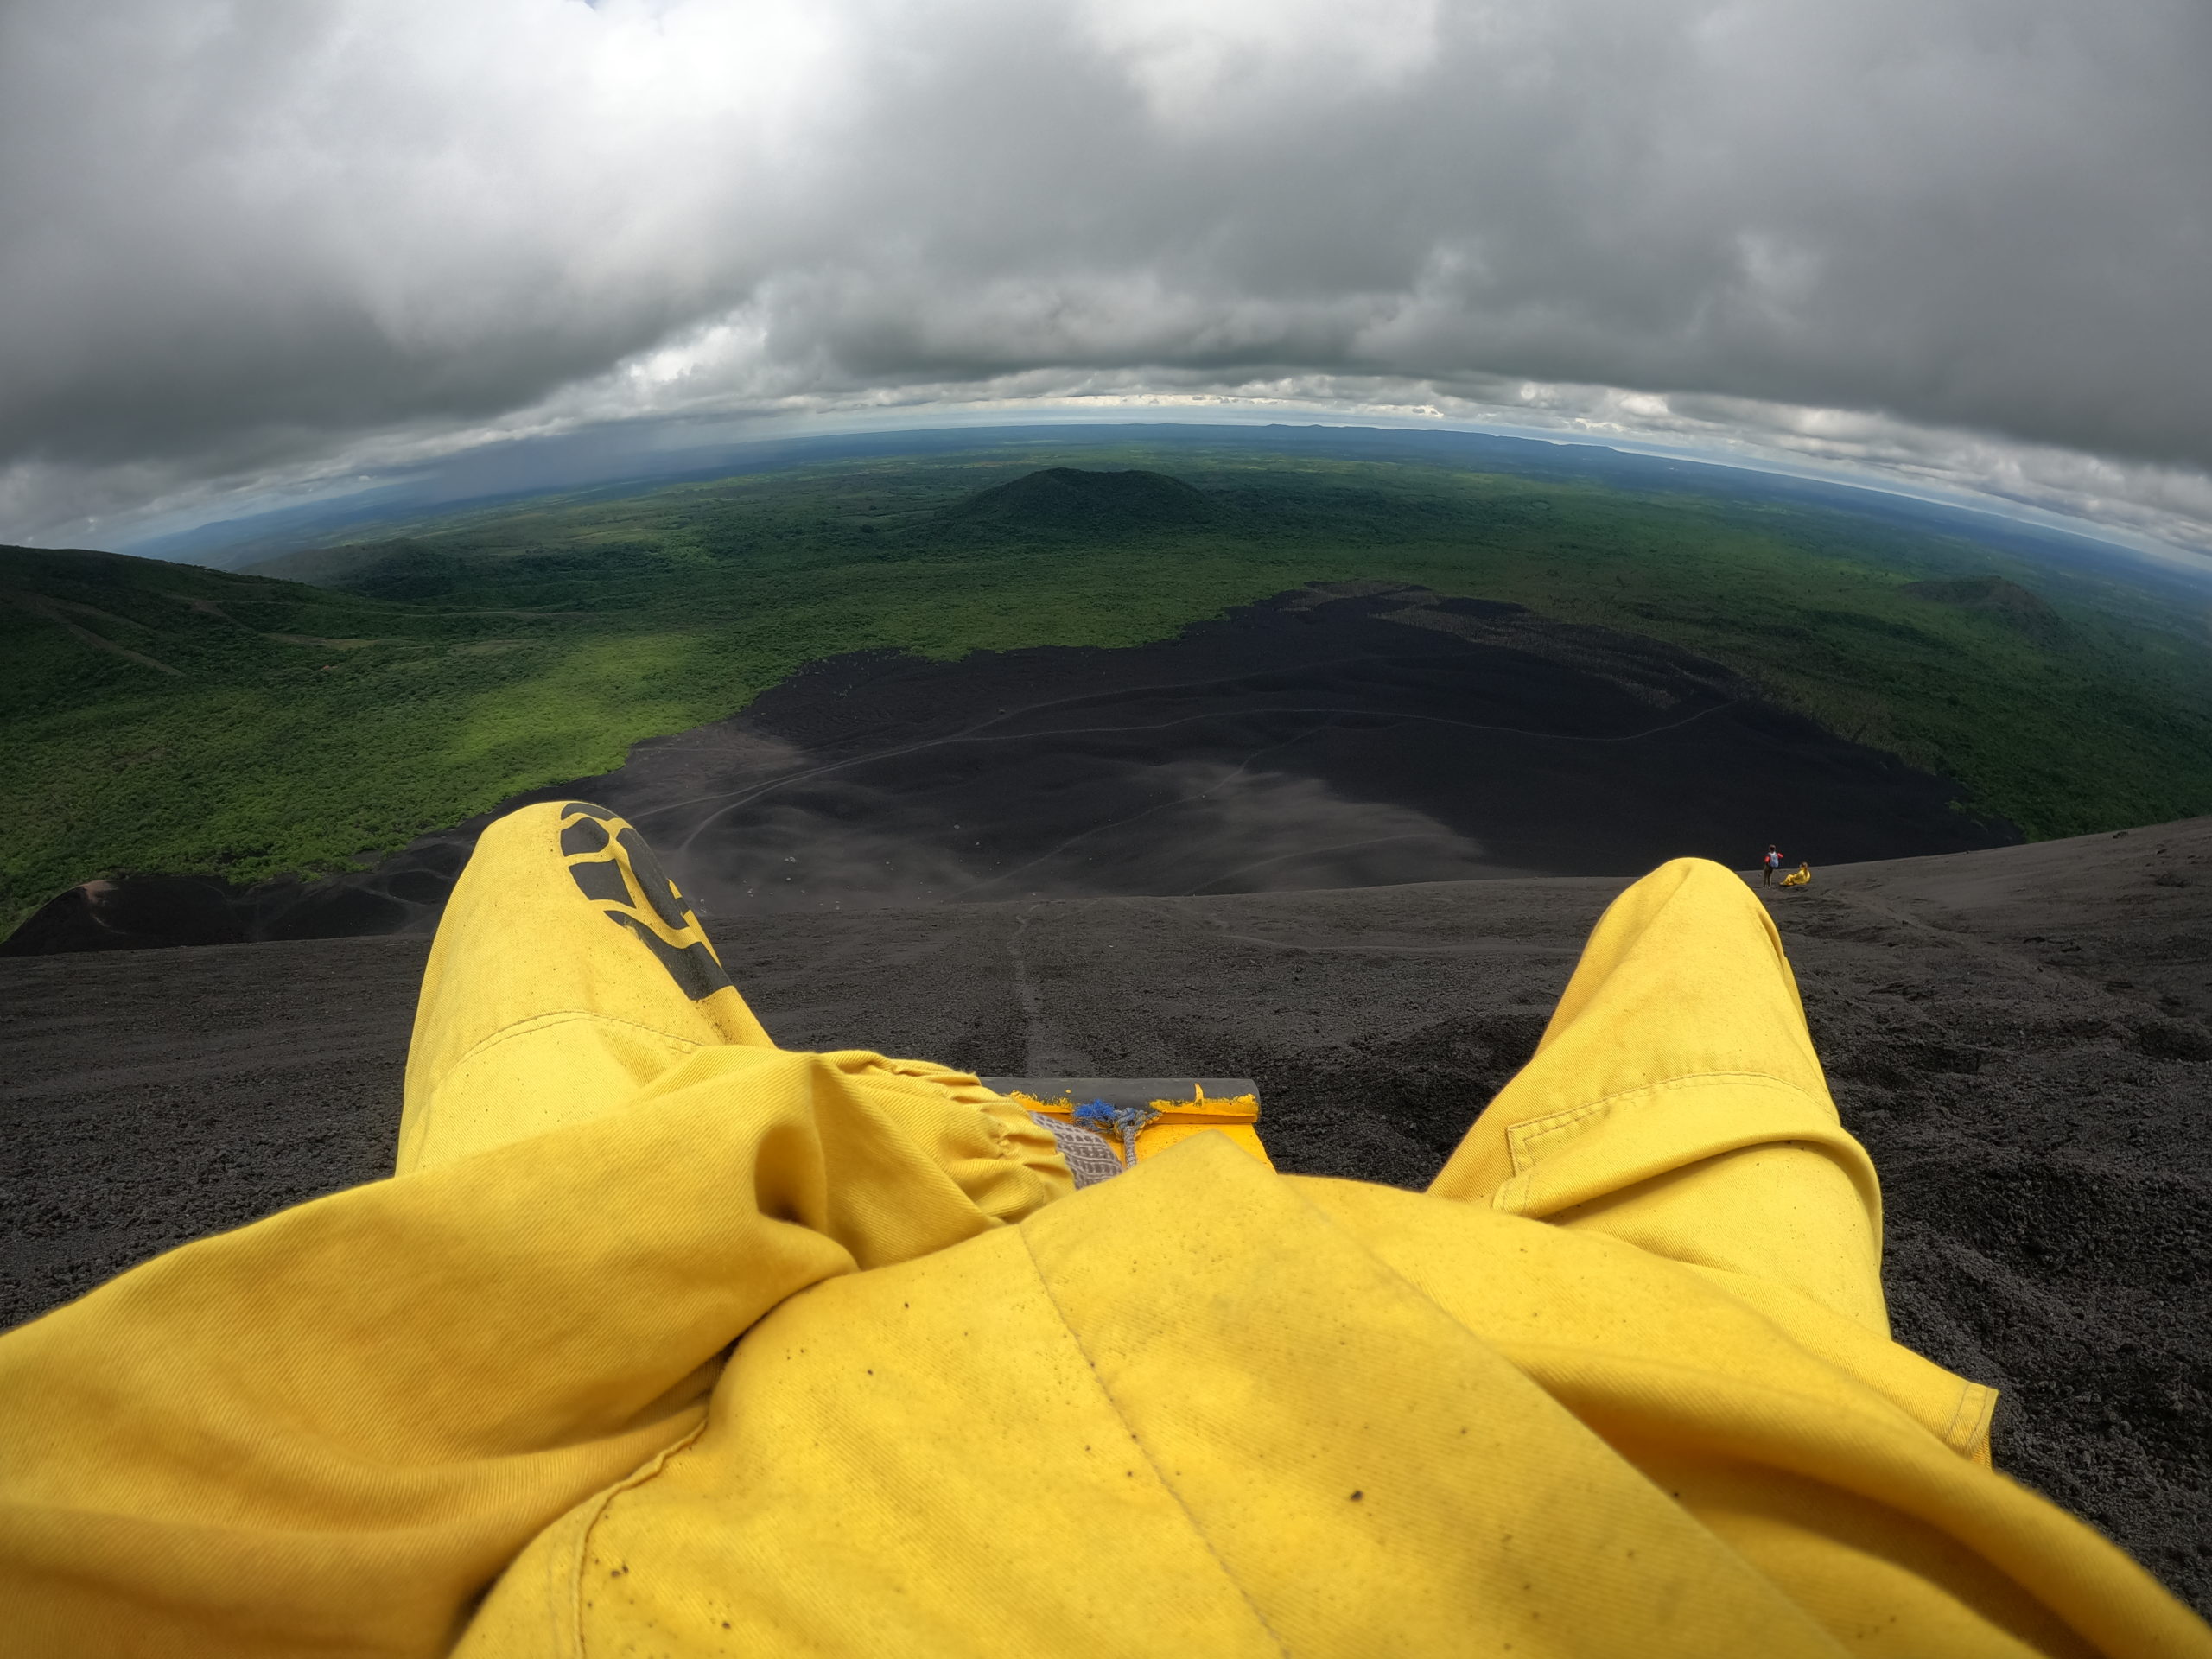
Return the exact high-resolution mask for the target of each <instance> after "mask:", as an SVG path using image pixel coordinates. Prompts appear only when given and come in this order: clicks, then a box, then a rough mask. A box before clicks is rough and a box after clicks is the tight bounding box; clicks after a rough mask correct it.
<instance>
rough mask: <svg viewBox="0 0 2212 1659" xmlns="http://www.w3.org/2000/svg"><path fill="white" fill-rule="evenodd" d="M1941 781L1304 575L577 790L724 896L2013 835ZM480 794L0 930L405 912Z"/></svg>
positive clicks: (830, 682) (1413, 868) (809, 677)
mask: <svg viewBox="0 0 2212 1659" xmlns="http://www.w3.org/2000/svg"><path fill="white" fill-rule="evenodd" d="M1957 793H1958V790H1957V787H1956V785H1953V784H1950V783H1948V782H1947V781H1945V780H1944V779H1940V778H1936V777H1932V776H1930V775H1929V774H1927V773H1925V772H1916V771H1914V770H1912V769H1911V768H1910V767H1908V766H1904V764H1903V763H1902V762H1900V761H1899V760H1897V759H1896V758H1895V757H1893V756H1891V755H1887V754H1884V753H1880V752H1878V751H1877V750H1873V749H1869V748H1866V747H1860V746H1858V745H1855V744H1852V743H1847V742H1845V741H1841V740H1840V739H1838V738H1836V737H1834V736H1832V735H1830V734H1827V733H1825V732H1823V731H1821V729H1820V728H1817V727H1815V725H1813V724H1812V722H1810V721H1806V720H1803V719H1801V718H1799V717H1798V716H1796V715H1790V714H1788V713H1786V712H1784V711H1783V710H1782V709H1778V708H1777V707H1775V706H1774V705H1772V704H1770V703H1768V702H1764V701H1762V700H1761V699H1760V697H1759V696H1758V695H1757V692H1756V690H1755V688H1753V687H1751V686H1750V685H1747V684H1745V683H1743V682H1742V681H1740V680H1739V679H1738V678H1737V677H1735V676H1733V675H1732V674H1731V673H1730V672H1729V671H1727V670H1726V669H1725V668H1722V667H1720V666H1719V664H1714V663H1712V662H1709V661H1707V660H1705V659H1703V658H1698V657H1696V656H1694V655H1692V654H1691V653H1689V652H1683V651H1680V650H1676V649H1675V648H1674V647H1671V646H1669V645H1662V644H1660V643H1659V642H1657V641H1655V640H1651V639H1640V638H1637V637H1635V636H1631V635H1628V634H1623V633H1617V632H1611V631H1609V630H1605V629H1601V628H1593V627H1585V626H1576V625H1572V624H1567V623H1560V622H1556V621H1553V620H1548V619H1545V618H1542V617H1539V616H1536V615H1535V614H1533V613H1529V612H1528V611H1524V610H1522V609H1520V608H1519V607H1516V606H1511V605H1504V604H1497V603H1492V602H1488V601H1477V600H1443V599H1440V598H1439V597H1438V596H1437V595H1436V594H1433V593H1430V592H1427V590H1426V589H1421V588H1395V587H1389V586H1384V585H1382V584H1341V585H1338V586H1336V587H1332V588H1308V589H1304V590H1300V591H1299V592H1297V593H1294V594H1286V595H1282V596H1280V597H1278V598H1277V599H1275V600H1274V601H1268V602H1267V603H1264V604H1261V605H1255V606H1248V607H1243V608H1241V609H1239V610H1236V611H1234V612H1232V613H1230V614H1229V615H1228V616H1226V617H1224V618H1223V619H1220V620H1215V621H1211V622H1202V623H1198V624H1197V625H1195V626H1192V627H1190V628H1188V629H1186V630H1185V631H1184V632H1182V633H1181V634H1179V635H1178V636H1177V637H1176V638H1174V639H1166V640H1160V641H1158V642H1155V643H1154V644H1152V645H1139V646H1134V647H1128V648H1123V649H1118V650H1103V649H1098V648H1093V647H1083V648H1060V647H1037V648H1032V649H1026V650H1020V651H1007V652H976V653H974V654H972V655H970V656H969V657H966V658H962V659H960V660H959V661H957V662H931V661H926V660H925V659H923V658H917V657H912V656H905V655H899V654H895V653H891V652H876V653H861V654H858V655H854V656H848V657H842V658H834V659H831V660H829V661H828V662H824V663H821V664H816V665H814V666H813V667H811V668H809V669H807V670H805V671H802V672H801V673H799V674H798V675H797V676H795V677H793V678H792V679H791V680H789V681H786V682H785V683H783V684H781V685H779V686H777V687H775V688H773V689H772V690H769V691H767V692H766V693H765V694H764V695H763V696H760V698H759V699H758V700H756V701H755V702H754V703H753V706H752V707H751V708H749V709H747V711H746V712H745V713H744V714H743V715H740V716H738V717H737V718H735V719H734V720H728V721H720V722H717V723H716V724H714V725H710V726H706V727H702V728H697V729H696V730H693V731H690V732H686V733H683V734H678V735H677V736H673V737H668V738H661V739H656V740H652V741H648V742H645V743H640V744H639V745H638V746H637V747H635V748H634V749H633V750H632V753H631V755H630V758H629V760H628V762H627V764H626V765H625V766H623V767H621V768H620V770H619V771H616V772H611V773H608V774H607V775H605V776H603V777H599V778H590V779H578V780H574V781H570V782H566V783H562V784H558V785H550V786H549V787H547V788H545V789H542V790H537V791H532V792H531V793H530V794H528V795H525V796H521V797H518V798H517V799H516V800H514V801H512V802H510V803H508V805H509V806H512V805H516V804H521V803H523V802H525V801H531V800H563V799H569V798H583V799H588V800H595V801H598V802H600V803H601V804H604V805H607V806H609V807H612V808H613V809H614V810H617V811H619V812H621V813H622V814H623V815H624V816H626V817H629V818H631V819H632V821H633V822H635V823H637V824H638V825H639V828H641V829H643V830H644V831H645V834H646V835H647V836H648V837H649V838H650V839H651V840H652V842H653V843H654V845H655V846H656V848H658V849H659V851H660V854H661V856H662V858H663V860H664V862H665V863H666V865H667V866H668V868H669V870H670V872H671V874H673V875H674V876H675V877H676V879H677V880H678V881H679V882H680V883H681V884H682V885H683V887H684V889H685V891H686V892H688V893H690V894H691V895H692V896H693V897H694V899H696V901H697V902H698V903H699V904H700V905H701V906H702V907H704V908H706V909H707V910H709V911H710V912H715V913H717V914H725V915H760V914H772V913H776V912H784V911H790V910H838V909H843V910H851V909H855V908H862V907H868V906H904V905H912V904H918V903H925V902H948V901H961V902H988V901H992V900H999V899H1020V898H1037V897H1044V898H1073V897H1083V896H1090V895H1097V894H1108V893H1126V894H1132V895H1136V894H1152V893H1166V894H1181V893H1236V892H1264V891H1272V890H1302V889H1314V888H1329V887H1363V886H1370V885H1378V884H1384V883H1395V882H1408V881H1440V880H1463V879H1466V878H1470V877H1497V876H1516V875H1538V874H1541V875H1597V874H1610V873H1612V872H1616V871H1620V870H1633V869H1645V868H1650V867H1651V866H1652V865H1655V864H1656V863H1659V862H1661V861H1663V860H1664V859H1667V858H1669V857H1672V856H1675V855H1681V854H1696V855H1702V856H1706V857H1710V858H1716V859H1719V860H1722V861H1729V862H1739V863H1743V864H1745V865H1748V864H1750V863H1751V862H1753V861H1755V860H1756V858H1757V857H1758V854H1759V853H1760V852H1761V851H1763V850H1764V848H1765V846H1766V844H1767V842H1770V841H1776V840H1778V841H1780V842H1783V844H1784V845H1785V846H1786V847H1795V848H1798V849H1802V850H1803V851H1805V852H1807V853H1808V854H1809V855H1812V856H1813V857H1815V858H1816V859H1818V860H1820V861H1822V862H1826V863H1835V862H1840V861H1847V860H1854V859H1868V858H1885V857H1896V856H1900V855H1910V854H1919V853H1934V852H1948V851H1953V850H1956V849H1965V848H1971V847H1985V846H1990V845H1993V844H1998V843H2000V842H2010V841H2017V840H2018V834H2017V832H2015V831H2014V830H2013V829H2012V828H2011V826H2009V825H2005V824H2003V823H1978V822H1976V821H1974V819H1972V818H1970V817H1967V816H1966V815H1965V814H1963V813H1961V812H1958V811H1955V810H1952V808H1951V805H1950V803H1951V801H1952V799H1953V798H1954V797H1955V795H1956V794H1957ZM488 816H489V815H487V817H485V818H479V819H476V820H474V821H472V822H471V823H467V824H463V825H461V826H459V827H458V828H457V829H454V830H451V831H448V832H443V833H441V834H437V835H432V836H425V837H423V838H422V839H421V840H420V841H418V842H416V843H415V844H414V845H412V846H411V847H410V848H408V849H406V850H405V851H404V852H402V853H400V854H397V855H394V856H393V857H392V858H391V859H388V860H386V861H384V862H383V863H382V864H381V865H379V866H378V868H375V869H373V870H370V871H366V872H363V873H360V874H353V875H346V876H342V877H339V878H335V879H333V880H325V881H322V882H318V883H314V884H310V885H308V886H305V887H302V885H301V884H299V883H297V882H280V883H273V884H268V885H265V886H264V887H261V888H257V889H248V890H244V891H236V890H231V889H226V887H224V886H223V884H221V883H220V882H218V881H215V880H212V879H208V878H202V877H156V878H140V879H135V880H124V881H121V882H99V883H93V884H91V887H90V889H89V890H87V889H79V890H78V891H77V892H76V893H72V894H69V895H66V896H65V897H64V898H63V899H57V900H56V901H55V902H54V904H53V905H51V906H48V908H47V910H46V911H44V912H41V914H40V915H39V916H37V917H35V918H33V919H32V920H31V921H30V922H29V923H27V924H26V925H24V927H23V928H22V930H21V931H19V932H18V933H17V935H16V937H15V938H13V939H11V940H10V942H9V944H8V945H7V947H6V948H5V950H4V951H0V954H10V955H13V954H24V953H30V952H35V951H40V950H82V949H98V948H102V947H105V946H113V945H118V944H215V943H219V942H223V941H226V940H230V939H241V940H243V939H254V938H314V937H331V936H336V935H344V934H360V933H377V932H388V931H427V930H428V929H429V927H430V926H431V925H434V924H435V918H436V913H437V908H438V906H439V905H440V904H442V901H443V899H444V895H445V893H446V891H447V890H448V887H449V885H450V883H451V881H452V879H453V877H454V875H455V874H457V873H458V872H459V870H460V868H461V865H462V864H463V862H465V861H466V859H467V851H468V849H469V848H470V847H471V846H472V845H473V844H474V839H475V836H476V834H477V833H478V831H479V830H480V829H481V828H482V826H483V824H484V823H486V822H488Z"/></svg>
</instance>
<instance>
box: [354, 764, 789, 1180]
mask: <svg viewBox="0 0 2212 1659" xmlns="http://www.w3.org/2000/svg"><path fill="white" fill-rule="evenodd" d="M726 1043H736V1044H743V1045H747V1046H754V1047H760V1048H767V1047H772V1046H773V1045H772V1044H771V1043H770V1041H769V1039H768V1034H767V1033H766V1032H765V1031H764V1030H762V1029H761V1027H760V1021H759V1020H756V1019H754V1018H753V1010H752V1009H750V1008H749V1007H747V1006H746V1005H745V999H744V998H743V997H741V996H740V995H738V993H737V992H736V991H735V990H734V988H732V987H731V985H730V982H729V979H728V976H727V975H726V974H724V973H723V972H722V967H721V961H720V960H719V959H718V958H717V957H715V949H714V946H713V945H712V944H709V941H708V939H707V936H706V933H705V931H704V930H703V929H702V928H701V926H700V925H699V918H698V917H697V915H696V913H695V912H693V911H692V909H691V907H690V904H689V903H688V902H687V901H686V900H685V899H684V897H683V894H682V893H680V892H678V891H677V887H676V885H675V883H673V882H672V881H671V880H669V879H668V876H667V874H666V873H665V872H664V870H663V869H662V868H661V866H660V861H659V860H658V859H657V858H655V857H654V855H653V853H652V849H651V848H649V847H648V846H646V844H645V840H644V838H643V837H642V836H639V833H638V832H637V830H636V829H632V827H631V826H630V825H629V824H628V823H625V822H624V821H623V820H622V819H621V818H620V817H616V816H615V815H614V814H613V813H612V812H609V811H608V810H607V809H606V808H605V807H601V806H594V805H592V804H589V803H588V802H583V801H569V802H567V803H566V804H542V805H538V806H528V807H524V808H523V809H522V810H519V811H517V812H512V813H510V814H508V815H507V816H506V817H504V818H501V819H500V820H499V822H498V823H494V824H493V825H492V826H491V828H489V829H486V830H485V832H484V834H483V836H482V837H481V838H480V840H479V841H478V842H477V843H476V851H475V855H474V857H472V858H471V859H470V860H469V863H468V868H467V869H466V870H465V871H463V872H462V873H461V880H459V881H458V882H457V883H455V885H454V892H453V898H452V900H451V902H450V903H448V906H447V907H446V913H445V917H444V918H443V920H442V922H441V924H440V925H439V928H438V936H437V939H436V942H435V944H433V945H432V946H431V950H430V961H429V967H428V968H427V969H425V971H424V973H423V995H422V1000H421V1001H420V1003H419V1004H418V1005H417V1007H416V1016H415V1036H414V1041H413V1044H412V1046H411V1047H410V1050H409V1052H408V1058H407V1094H406V1106H405V1109H404V1114H403V1116H402V1117H401V1119H400V1127H399V1155H398V1160H397V1172H396V1173H399V1174H402V1175H404V1174H406V1173H409V1172H410V1171H412V1170H416V1169H422V1168H427V1167H430V1166H435V1165H437V1164H442V1163H446V1162H449V1161H450V1160H454V1159H455V1158H461V1157H466V1156H467V1154H470V1153H474V1152H481V1151H484V1150H486V1148H488V1147H496V1146H504V1145H505V1144H506V1143H507V1142H509V1141H519V1140H522V1139H524V1138H525V1137H527V1136H529V1135H540V1134H543V1133H544V1132H545V1131H546V1130H548V1129H554V1128H560V1127H561V1126H562V1125H563V1124H567V1123H573V1122H581V1121H582V1120H584V1119H586V1118H590V1117H595V1116H599V1115H600V1114H601V1113H603V1112H605V1111H607V1110H608V1109H610V1108H612V1107H614V1106H616V1105H618V1104H620V1103H621V1102H623V1101H625V1100H626V1099H628V1098H629V1097H630V1096H632V1095H633V1094H635V1093H636V1092H637V1090H639V1088H641V1087H642V1086H643V1085H644V1084H647V1083H650V1082H651V1081H652V1079H653V1078H655V1077H658V1076H660V1075H661V1074H662V1073H663V1072H664V1071H667V1070H668V1069H669V1068H670V1067H671V1066H672V1065H677V1063H678V1062H680V1061H682V1060H684V1059H686V1058H689V1057H690V1056H691V1055H693V1054H695V1053H696V1052H698V1051H699V1050H701V1049H702V1048H708V1047H713V1046H718V1045H721V1044H726Z"/></svg>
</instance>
